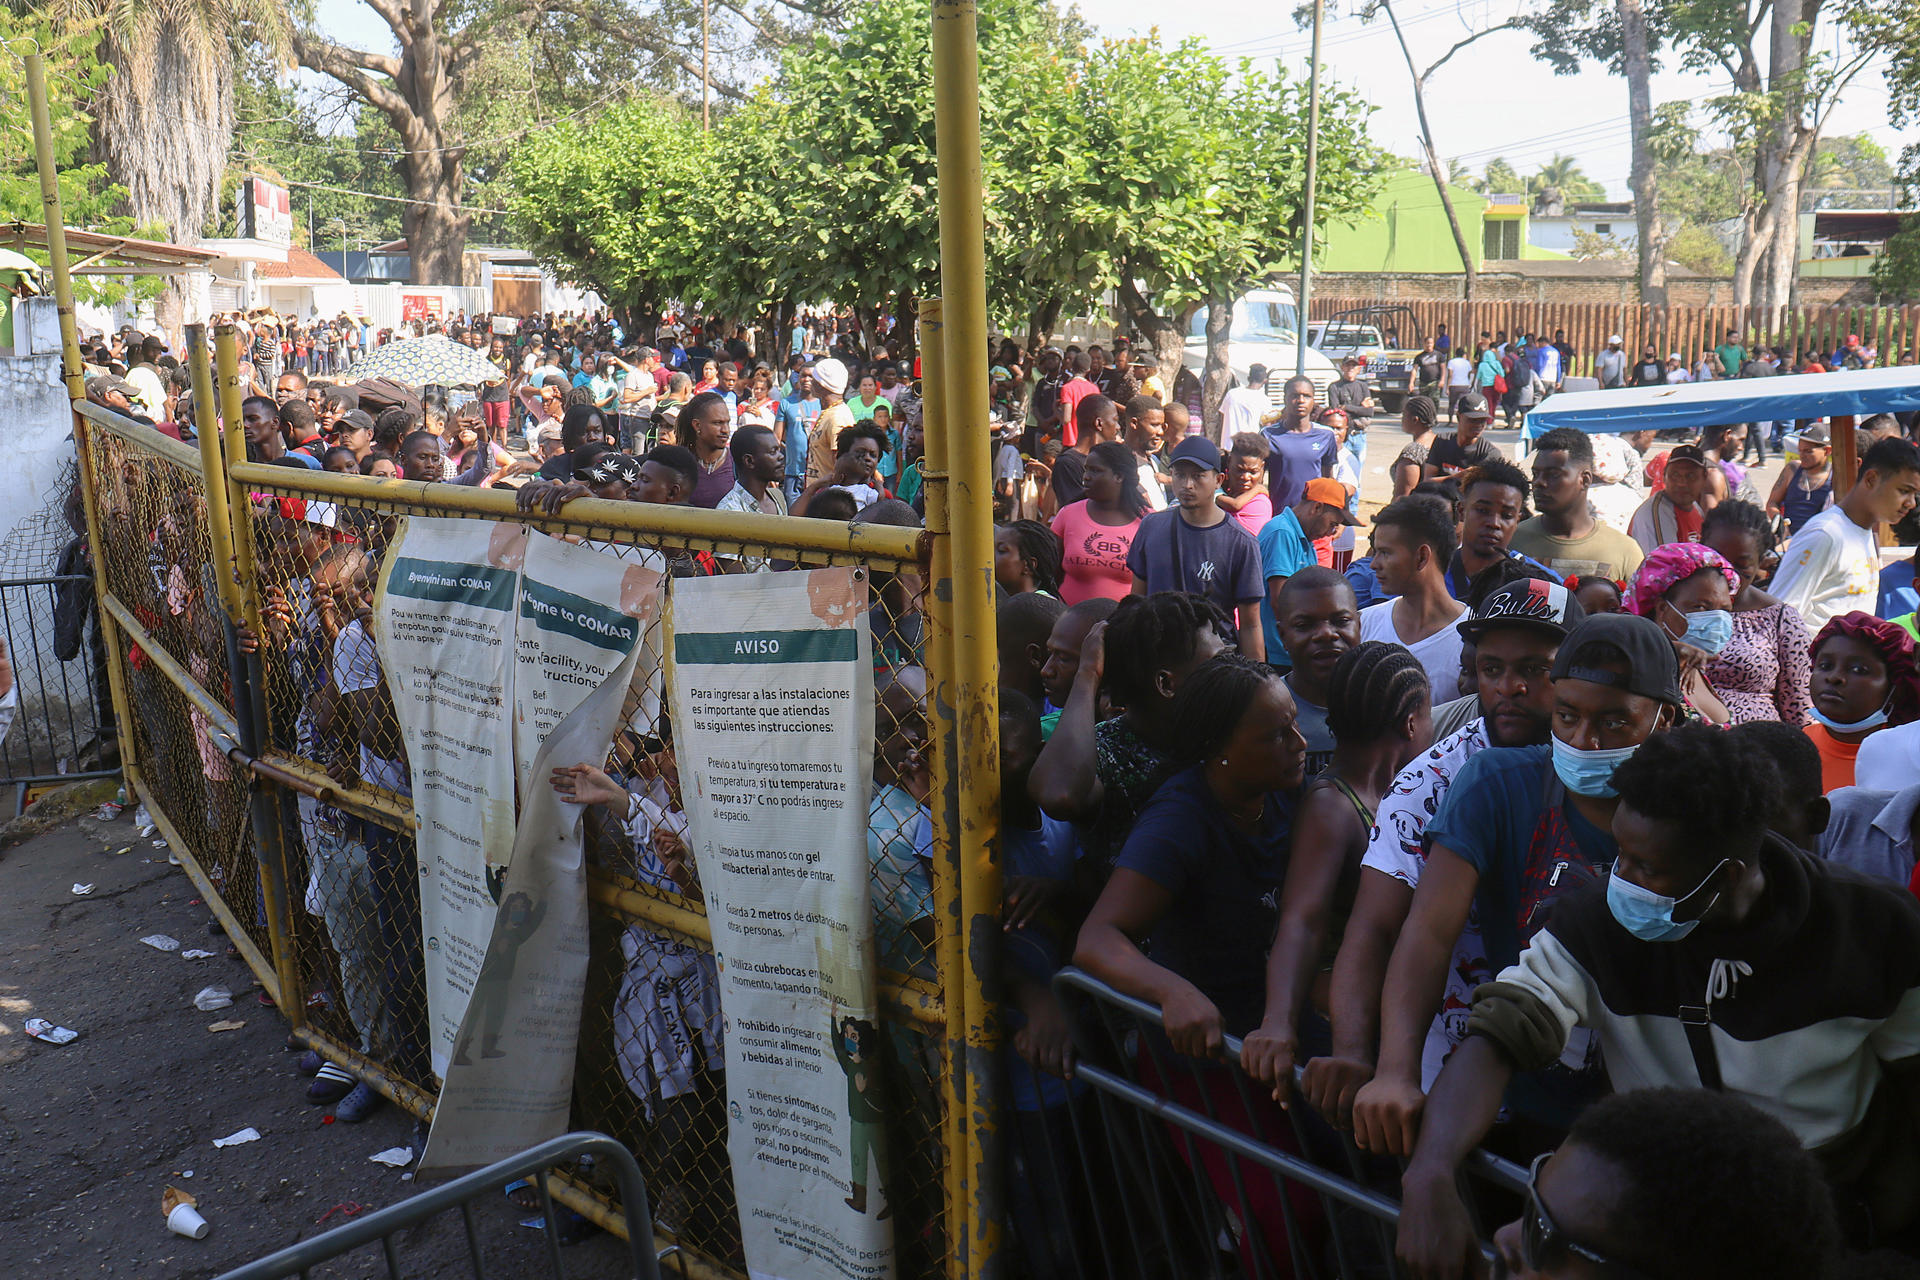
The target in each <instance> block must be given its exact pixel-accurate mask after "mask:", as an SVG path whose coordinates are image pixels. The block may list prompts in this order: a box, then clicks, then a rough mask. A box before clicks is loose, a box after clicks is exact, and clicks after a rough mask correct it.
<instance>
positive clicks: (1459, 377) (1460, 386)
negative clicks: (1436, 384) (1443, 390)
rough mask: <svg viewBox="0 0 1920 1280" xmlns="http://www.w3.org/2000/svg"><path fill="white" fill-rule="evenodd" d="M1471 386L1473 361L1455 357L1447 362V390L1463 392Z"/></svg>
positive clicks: (1463, 357)
mask: <svg viewBox="0 0 1920 1280" xmlns="http://www.w3.org/2000/svg"><path fill="white" fill-rule="evenodd" d="M1472 386H1473V361H1471V360H1469V359H1467V358H1466V357H1465V356H1455V357H1454V358H1453V359H1451V360H1449V361H1447V390H1448V391H1449V392H1455V391H1465V390H1468V389H1470V388H1471V387H1472Z"/></svg>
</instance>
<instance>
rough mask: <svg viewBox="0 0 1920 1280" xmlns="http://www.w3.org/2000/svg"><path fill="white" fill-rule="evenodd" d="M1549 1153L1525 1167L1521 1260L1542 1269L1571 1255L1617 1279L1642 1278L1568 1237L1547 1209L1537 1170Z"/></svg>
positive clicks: (1636, 1279) (1633, 1279)
mask: <svg viewBox="0 0 1920 1280" xmlns="http://www.w3.org/2000/svg"><path fill="white" fill-rule="evenodd" d="M1552 1155H1553V1152H1551V1151H1543V1152H1541V1153H1540V1154H1539V1155H1537V1156H1535V1157H1534V1158H1533V1166H1532V1167H1531V1168H1530V1169H1528V1170H1527V1203H1526V1207H1525V1208H1524V1209H1522V1210H1521V1214H1520V1260H1521V1261H1522V1262H1524V1263H1525V1264H1526V1266H1527V1269H1528V1270H1529V1271H1543V1270H1545V1269H1546V1268H1548V1267H1550V1266H1552V1265H1554V1264H1556V1263H1557V1262H1559V1261H1560V1260H1561V1257H1562V1256H1563V1255H1565V1254H1571V1255H1573V1256H1574V1257H1576V1258H1580V1259H1583V1260H1585V1261H1587V1262H1591V1263H1592V1264H1593V1265H1594V1266H1596V1267H1602V1268H1605V1269H1606V1271H1607V1274H1608V1275H1609V1276H1613V1277H1617V1278H1618V1280H1645V1276H1644V1273H1642V1272H1639V1271H1636V1270H1634V1269H1633V1268H1632V1267H1629V1266H1627V1265H1625V1264H1624V1263H1620V1262H1616V1261H1614V1260H1613V1259H1612V1258H1609V1257H1607V1256H1606V1255H1605V1254H1603V1253H1601V1252H1599V1251H1598V1250H1596V1249H1591V1248H1588V1247H1587V1246H1586V1245H1584V1244H1581V1243H1580V1242H1579V1241H1577V1240H1575V1239H1573V1238H1572V1237H1570V1236H1568V1235H1567V1234H1566V1233H1565V1232H1564V1231H1562V1230H1561V1229H1560V1224H1559V1223H1557V1222H1555V1221H1554V1220H1553V1215H1552V1214H1550V1213H1548V1212H1547V1206H1546V1204H1545V1202H1544V1201H1542V1200H1541V1199H1540V1170H1541V1168H1542V1167H1543V1166H1544V1165H1545V1164H1546V1163H1547V1161H1548V1159H1550V1158H1551V1157H1552Z"/></svg>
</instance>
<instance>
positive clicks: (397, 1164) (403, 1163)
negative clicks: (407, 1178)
mask: <svg viewBox="0 0 1920 1280" xmlns="http://www.w3.org/2000/svg"><path fill="white" fill-rule="evenodd" d="M367 1159H369V1160H371V1161H373V1162H374V1163H375V1164H384V1165H386V1166H387V1167H388V1168H390V1169H404V1168H406V1167H407V1166H408V1165H410V1164H412V1163H413V1152H412V1151H411V1150H410V1149H409V1148H407V1147H388V1148H387V1149H386V1150H385V1151H376V1152H374V1153H373V1154H372V1155H370V1156H368V1157H367Z"/></svg>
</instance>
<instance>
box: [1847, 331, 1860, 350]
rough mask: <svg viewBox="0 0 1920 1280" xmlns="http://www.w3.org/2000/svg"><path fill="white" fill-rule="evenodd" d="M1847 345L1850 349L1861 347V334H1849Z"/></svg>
mask: <svg viewBox="0 0 1920 1280" xmlns="http://www.w3.org/2000/svg"><path fill="white" fill-rule="evenodd" d="M1847 345H1848V346H1850V347H1857V346H1859V345H1860V335H1859V334H1857V333H1850V334H1848V335H1847Z"/></svg>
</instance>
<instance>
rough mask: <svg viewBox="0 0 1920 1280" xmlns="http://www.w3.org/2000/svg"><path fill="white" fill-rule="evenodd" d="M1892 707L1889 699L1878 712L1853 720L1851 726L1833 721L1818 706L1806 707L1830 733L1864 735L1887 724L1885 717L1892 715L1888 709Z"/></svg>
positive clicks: (1891, 700)
mask: <svg viewBox="0 0 1920 1280" xmlns="http://www.w3.org/2000/svg"><path fill="white" fill-rule="evenodd" d="M1892 705H1893V699H1891V698H1889V699H1887V701H1886V702H1885V703H1883V704H1881V707H1880V709H1879V710H1878V711H1876V712H1874V713H1873V714H1872V715H1870V716H1867V717H1866V718H1865V719H1861V720H1855V721H1854V722H1853V723H1852V724H1842V723H1841V722H1840V721H1838V720H1835V719H1833V718H1832V717H1831V716H1829V715H1827V714H1826V713H1825V712H1823V711H1821V710H1820V708H1819V707H1818V706H1811V707H1808V708H1807V713H1808V714H1809V715H1811V716H1812V717H1813V718H1814V719H1815V720H1818V721H1819V722H1820V723H1821V724H1823V725H1825V726H1826V727H1827V730H1828V731H1829V732H1831V733H1865V732H1866V731H1867V730H1869V729H1878V728H1879V727H1880V726H1881V725H1883V724H1885V723H1886V722H1887V717H1888V716H1889V715H1891V714H1892V713H1891V712H1890V711H1889V710H1888V708H1889V707H1891V706H1892Z"/></svg>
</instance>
